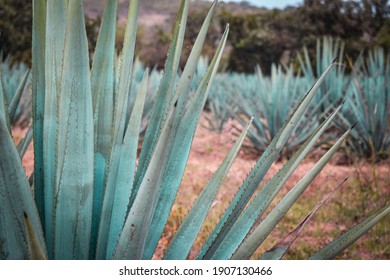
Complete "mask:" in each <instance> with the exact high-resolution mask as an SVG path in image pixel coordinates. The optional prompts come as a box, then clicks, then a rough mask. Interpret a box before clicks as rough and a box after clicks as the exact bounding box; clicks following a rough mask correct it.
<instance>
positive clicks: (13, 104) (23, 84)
mask: <svg viewBox="0 0 390 280" xmlns="http://www.w3.org/2000/svg"><path fill="white" fill-rule="evenodd" d="M29 77H30V70H27V71H26V73H25V74H24V76H23V78H22V80H21V81H20V84H19V86H18V88H17V90H16V92H15V95H14V97H13V98H12V101H11V103H10V104H9V107H8V114H9V118H10V119H11V120H13V119H14V118H15V114H16V109H17V108H18V105H19V102H20V98H21V97H22V94H23V92H24V88H25V87H26V84H27V81H28V78H29Z"/></svg>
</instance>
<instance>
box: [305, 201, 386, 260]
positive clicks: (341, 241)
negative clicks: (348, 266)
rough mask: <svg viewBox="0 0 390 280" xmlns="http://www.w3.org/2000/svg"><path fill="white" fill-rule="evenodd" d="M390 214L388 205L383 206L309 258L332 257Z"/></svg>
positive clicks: (322, 258) (321, 258)
mask: <svg viewBox="0 0 390 280" xmlns="http://www.w3.org/2000/svg"><path fill="white" fill-rule="evenodd" d="M389 214H390V206H385V207H383V208H382V209H381V210H379V211H378V212H377V213H375V214H373V215H371V216H370V217H368V218H366V219H365V220H363V221H362V222H361V223H360V224H358V225H356V226H354V227H353V228H351V229H350V230H348V231H347V232H345V233H344V234H343V235H341V236H340V237H339V238H337V239H335V240H334V241H332V242H331V243H330V244H328V245H327V246H325V247H324V248H322V249H321V250H320V251H318V252H317V253H315V254H314V255H313V256H311V257H310V258H309V259H311V260H324V259H333V258H334V257H335V256H337V255H338V254H340V253H341V252H342V251H343V250H344V249H345V248H347V247H349V246H350V245H351V244H353V243H354V242H355V241H356V240H357V239H359V238H360V237H361V236H362V235H363V234H365V233H366V232H367V231H368V230H370V229H371V228H372V227H373V226H374V225H376V224H377V223H378V222H379V221H380V220H381V219H383V218H385V217H386V216H388V215H389Z"/></svg>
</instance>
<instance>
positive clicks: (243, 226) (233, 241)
mask: <svg viewBox="0 0 390 280" xmlns="http://www.w3.org/2000/svg"><path fill="white" fill-rule="evenodd" d="M340 108H341V105H340V106H339V107H338V108H337V109H336V110H335V111H334V112H333V113H332V114H331V115H330V116H329V117H328V118H327V119H326V120H325V121H324V122H323V124H322V125H321V126H319V127H318V129H317V130H316V131H315V132H314V133H313V134H312V136H311V137H309V138H308V140H307V141H306V142H305V144H304V145H302V146H301V147H300V149H299V150H298V151H297V152H296V153H295V154H294V156H293V157H291V159H290V160H289V161H288V162H287V163H286V164H285V166H283V168H281V169H280V170H279V172H278V173H277V174H276V175H275V176H273V178H272V179H271V180H270V181H269V182H268V183H267V184H266V185H265V187H264V188H263V189H262V190H261V191H260V192H259V193H258V194H257V195H256V196H255V198H254V200H253V201H252V202H251V203H250V204H249V206H248V207H247V209H245V210H244V211H243V213H242V215H241V216H240V217H239V218H238V219H237V221H236V222H235V223H234V225H233V226H232V228H231V229H230V231H229V232H227V233H226V236H225V237H224V239H223V241H222V242H221V244H220V245H219V247H218V248H217V249H216V250H215V253H214V254H213V255H212V256H211V258H212V259H228V258H230V257H231V255H232V254H233V253H234V251H235V250H236V249H237V247H238V246H239V245H240V244H241V242H242V240H243V239H244V238H245V236H246V235H247V234H248V232H249V231H250V229H251V228H252V226H253V225H254V224H255V223H256V222H257V221H258V219H259V218H260V217H261V215H263V214H264V212H265V210H266V209H267V208H268V206H269V205H270V204H271V202H272V200H273V199H274V198H275V197H276V195H277V194H278V193H279V191H280V190H281V188H282V187H283V186H284V184H285V183H286V182H287V180H288V178H290V176H291V175H292V173H293V172H294V170H295V169H296V168H297V167H298V165H299V163H300V162H301V161H302V160H303V159H304V158H305V156H306V155H307V154H308V152H309V151H310V149H311V148H312V147H313V146H314V144H315V142H316V141H317V140H318V138H319V137H320V136H321V135H322V133H323V132H324V131H325V129H326V128H328V126H329V124H330V123H331V121H332V120H333V119H334V117H335V116H336V114H337V113H338V112H339V110H340Z"/></svg>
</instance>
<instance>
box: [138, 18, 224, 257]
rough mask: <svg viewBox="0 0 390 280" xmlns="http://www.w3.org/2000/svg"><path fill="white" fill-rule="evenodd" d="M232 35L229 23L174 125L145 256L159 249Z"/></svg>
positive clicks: (150, 255)
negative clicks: (211, 89)
mask: <svg viewBox="0 0 390 280" xmlns="http://www.w3.org/2000/svg"><path fill="white" fill-rule="evenodd" d="M228 34H229V25H227V26H226V29H225V32H224V34H223V36H222V38H221V41H220V43H219V46H218V48H217V50H216V52H215V54H214V57H213V60H212V61H211V63H210V66H209V68H208V69H207V72H206V74H205V75H204V77H203V79H202V81H201V83H200V85H199V87H198V89H197V90H196V92H195V94H194V95H193V98H192V99H191V100H190V101H189V103H188V104H187V107H186V111H185V113H184V114H183V117H182V119H181V121H180V123H178V124H177V127H174V128H173V133H172V134H171V135H172V141H170V142H169V147H168V148H169V154H168V156H167V157H166V159H165V164H164V165H163V168H164V169H163V176H162V178H161V181H160V182H159V196H158V200H157V205H156V208H155V211H154V215H153V219H152V223H151V229H153V230H149V232H148V237H147V242H146V244H147V250H146V255H144V257H143V258H151V257H152V252H153V251H154V250H155V248H156V246H157V243H158V240H159V239H160V236H161V233H162V232H163V230H164V226H165V224H166V221H167V219H168V216H169V212H170V210H171V208H172V205H173V202H174V200H175V197H176V194H177V191H178V188H179V186H180V182H181V179H182V176H183V173H184V169H185V166H186V164H187V160H188V155H189V152H190V148H191V143H192V139H193V137H194V134H195V129H196V126H197V124H198V121H199V117H200V114H201V112H202V110H203V107H204V104H205V102H206V99H207V95H208V92H209V90H210V85H211V83H212V80H213V78H214V76H215V73H216V72H217V69H218V66H219V62H220V60H221V57H222V52H223V49H224V47H225V44H226V39H227V36H228Z"/></svg>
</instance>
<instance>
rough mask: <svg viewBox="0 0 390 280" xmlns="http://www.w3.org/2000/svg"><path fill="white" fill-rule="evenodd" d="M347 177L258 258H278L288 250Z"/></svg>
mask: <svg viewBox="0 0 390 280" xmlns="http://www.w3.org/2000/svg"><path fill="white" fill-rule="evenodd" d="M347 179H348V177H347V178H345V179H344V180H343V181H342V182H341V183H340V184H339V185H338V186H337V187H336V188H334V189H333V190H332V191H331V192H330V193H328V194H327V195H326V196H325V197H324V198H323V199H322V200H321V201H320V202H319V203H318V204H317V205H316V207H314V209H313V210H312V211H311V212H310V213H309V215H307V216H306V217H305V218H304V219H303V220H302V221H301V222H300V223H299V225H298V226H297V227H296V228H295V229H294V230H292V231H291V232H290V233H289V234H288V235H287V236H286V237H285V238H283V240H282V241H280V242H278V243H277V244H276V245H275V246H273V247H272V248H271V249H269V250H267V251H266V252H265V253H264V254H263V255H261V257H260V260H280V259H281V258H282V257H283V256H284V254H285V253H286V252H287V251H288V249H289V248H290V246H291V244H292V243H293V242H294V241H295V240H296V239H297V238H298V236H299V235H300V234H301V232H302V230H303V228H304V227H305V225H306V224H307V223H308V222H309V221H310V220H311V218H312V217H313V216H314V214H315V213H316V212H317V211H318V209H320V207H321V206H322V205H324V204H325V203H326V202H327V201H328V200H329V199H330V197H331V196H332V195H333V194H334V193H335V192H336V191H337V190H338V189H339V188H340V187H341V186H342V185H343V184H344V183H345V181H347Z"/></svg>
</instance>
